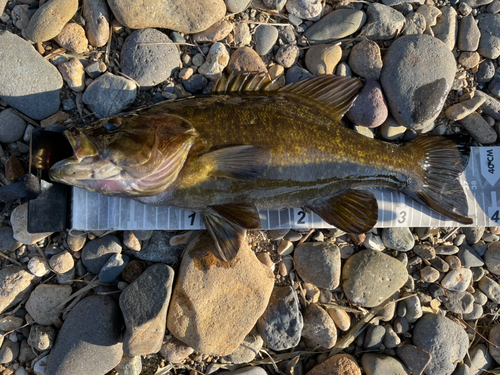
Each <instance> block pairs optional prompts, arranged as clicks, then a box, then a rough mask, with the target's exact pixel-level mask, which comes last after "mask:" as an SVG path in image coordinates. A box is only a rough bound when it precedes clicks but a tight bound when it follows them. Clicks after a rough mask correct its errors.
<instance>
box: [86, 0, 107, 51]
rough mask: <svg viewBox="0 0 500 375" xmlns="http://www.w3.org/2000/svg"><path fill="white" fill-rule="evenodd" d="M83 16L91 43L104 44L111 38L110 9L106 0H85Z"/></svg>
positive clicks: (94, 44) (99, 45) (95, 44)
mask: <svg viewBox="0 0 500 375" xmlns="http://www.w3.org/2000/svg"><path fill="white" fill-rule="evenodd" d="M82 8H83V14H82V15H83V18H84V19H85V31H86V32H87V38H88V41H89V43H90V44H91V45H92V46H94V47H102V46H104V45H105V44H106V43H107V42H108V39H109V9H108V4H107V2H106V1H105V0H83V6H82Z"/></svg>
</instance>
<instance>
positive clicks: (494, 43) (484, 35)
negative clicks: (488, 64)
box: [477, 13, 500, 59]
mask: <svg viewBox="0 0 500 375" xmlns="http://www.w3.org/2000/svg"><path fill="white" fill-rule="evenodd" d="M477 19H478V20H479V23H478V26H479V30H481V38H480V40H479V46H478V48H477V51H478V52H479V54H480V55H481V56H483V57H486V58H487V59H496V58H497V57H499V56H500V14H489V13H481V14H480V15H478V16H477Z"/></svg>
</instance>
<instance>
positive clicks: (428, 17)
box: [416, 4, 441, 26]
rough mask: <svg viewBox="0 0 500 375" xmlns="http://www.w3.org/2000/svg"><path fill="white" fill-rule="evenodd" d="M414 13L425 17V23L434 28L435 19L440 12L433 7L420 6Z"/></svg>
mask: <svg viewBox="0 0 500 375" xmlns="http://www.w3.org/2000/svg"><path fill="white" fill-rule="evenodd" d="M416 12H417V13H420V14H422V15H423V16H424V17H425V21H426V22H427V25H429V26H435V25H436V23H437V18H438V17H439V16H441V11H440V10H439V9H438V8H436V7H435V6H434V5H427V4H423V5H420V6H419V7H418V8H417V10H416Z"/></svg>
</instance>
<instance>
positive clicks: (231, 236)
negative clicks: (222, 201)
mask: <svg viewBox="0 0 500 375" xmlns="http://www.w3.org/2000/svg"><path fill="white" fill-rule="evenodd" d="M203 222H204V223H205V226H206V227H207V230H208V232H209V233H210V235H211V236H212V238H213V240H214V243H215V247H216V249H217V251H218V253H219V256H220V257H221V259H222V260H224V261H225V262H231V261H232V260H233V259H234V258H235V257H236V255H237V254H238V251H239V249H240V248H241V246H242V243H243V241H244V237H245V230H246V229H259V228H260V227H261V226H262V225H261V222H260V218H259V212H258V210H257V208H256V207H255V205H253V204H246V203H242V204H226V205H214V206H209V207H208V208H207V210H206V212H204V213H203Z"/></svg>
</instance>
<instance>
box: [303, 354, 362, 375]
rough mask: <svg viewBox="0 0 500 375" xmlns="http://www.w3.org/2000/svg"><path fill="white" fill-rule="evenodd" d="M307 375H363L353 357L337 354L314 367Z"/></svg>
mask: <svg viewBox="0 0 500 375" xmlns="http://www.w3.org/2000/svg"><path fill="white" fill-rule="evenodd" d="M306 375H361V369H360V368H359V366H358V363H357V362H356V358H354V357H353V356H352V355H349V354H336V355H334V356H331V357H330V358H328V359H327V360H326V361H324V362H321V363H320V364H319V365H317V366H314V367H313V368H312V369H311V370H310V371H309V372H308V373H307V374H306Z"/></svg>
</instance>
